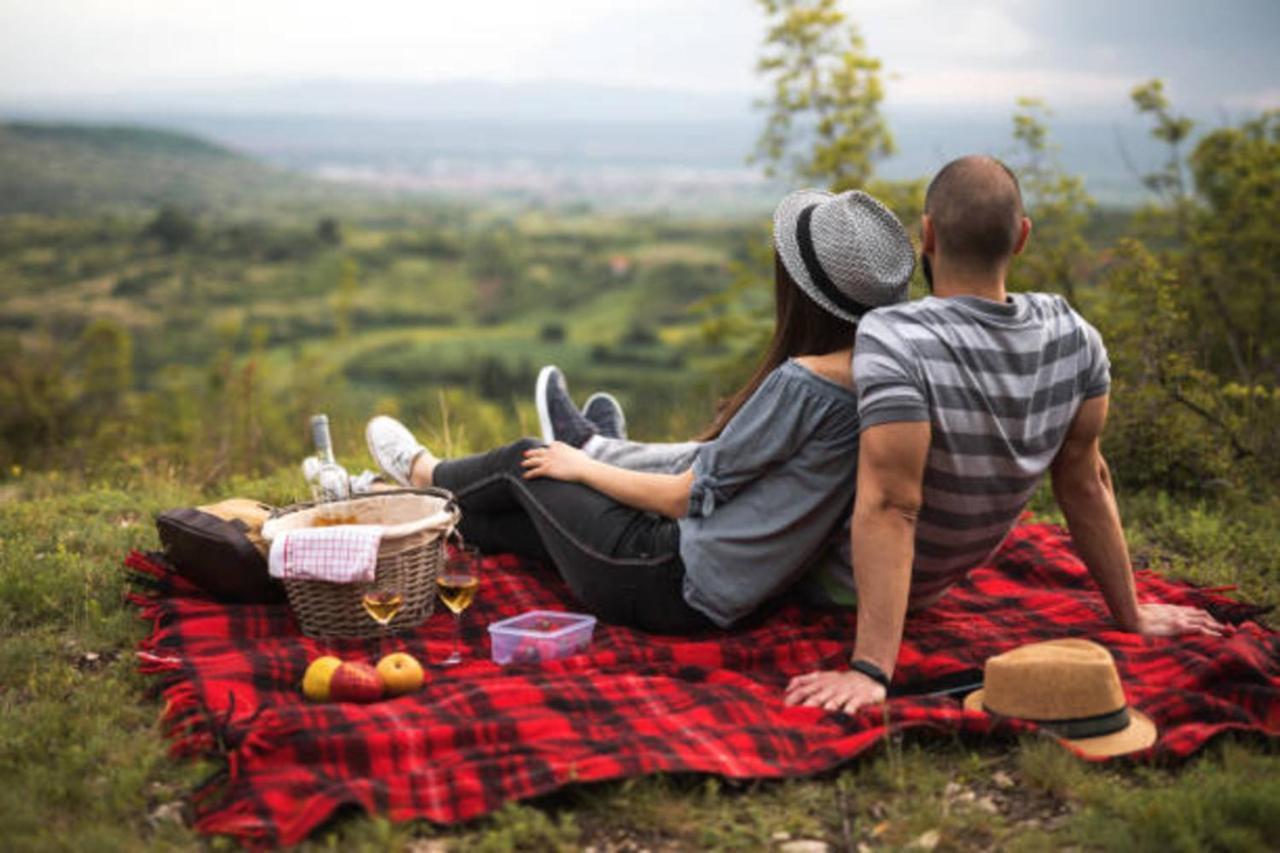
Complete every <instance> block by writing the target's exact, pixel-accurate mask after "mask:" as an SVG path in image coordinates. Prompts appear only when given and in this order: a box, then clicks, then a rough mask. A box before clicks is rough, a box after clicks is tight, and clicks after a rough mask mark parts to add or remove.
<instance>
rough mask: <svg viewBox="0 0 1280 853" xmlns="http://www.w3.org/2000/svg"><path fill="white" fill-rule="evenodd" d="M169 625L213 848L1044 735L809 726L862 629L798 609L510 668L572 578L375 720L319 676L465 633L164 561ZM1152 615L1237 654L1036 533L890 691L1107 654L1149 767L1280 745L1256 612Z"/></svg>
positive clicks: (955, 715) (914, 643) (941, 726)
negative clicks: (1189, 620) (314, 632)
mask: <svg viewBox="0 0 1280 853" xmlns="http://www.w3.org/2000/svg"><path fill="white" fill-rule="evenodd" d="M126 562H127V565H128V566H129V567H130V568H131V569H133V570H134V572H135V573H136V576H137V577H139V578H140V579H141V580H142V581H144V583H143V585H141V586H140V589H139V591H138V592H137V593H135V594H134V595H133V596H131V598H132V600H133V601H134V602H135V603H136V604H137V605H138V606H139V608H140V610H141V614H142V615H143V617H144V618H146V619H148V620H150V621H151V623H152V626H153V627H152V631H151V634H150V636H149V637H147V638H146V640H144V641H143V642H142V643H141V648H140V651H139V657H140V659H141V669H142V671H143V672H146V673H151V674H153V675H155V676H156V677H157V678H158V679H159V682H158V686H159V688H160V689H161V691H162V692H163V696H164V698H165V700H166V706H165V711H164V720H165V722H166V725H167V731H168V733H169V735H170V736H171V737H172V738H173V744H172V748H173V751H174V752H175V753H176V754H178V755H195V754H216V755H221V756H223V757H224V758H225V771H223V772H222V773H221V774H220V775H219V776H217V777H215V778H214V779H213V780H210V782H209V783H207V784H206V785H205V786H204V787H202V788H201V789H200V790H199V791H198V792H197V794H196V798H195V799H196V803H195V804H196V811H197V816H198V819H197V824H196V826H197V828H198V829H199V830H201V831H203V832H207V833H225V834H229V835H232V836H234V837H236V838H237V839H239V840H240V841H241V842H243V843H245V844H247V845H249V846H254V847H264V846H272V845H280V844H292V843H295V842H297V841H300V840H301V839H303V838H304V837H306V836H307V834H308V833H309V832H311V831H312V830H313V829H314V828H315V827H316V826H317V825H319V824H320V823H321V822H323V821H324V820H325V819H326V818H328V817H329V816H330V815H331V814H332V813H333V812H334V811H335V810H336V809H338V808H340V807H343V806H351V805H354V806H359V807H361V808H364V809H366V810H368V811H370V812H377V813H381V814H385V815H387V816H389V817H390V818H391V819H392V820H406V819H410V818H428V819H430V820H432V821H437V822H441V823H451V822H455V821H461V820H466V819H469V818H474V817H477V816H480V815H483V814H486V813H488V812H490V811H492V810H494V809H496V808H498V807H499V806H500V805H502V804H503V803H505V802H507V801H509V800H516V799H521V798H526V797H532V796H535V795H538V794H543V793H546V792H549V791H552V790H554V789H557V788H560V787H562V786H564V785H566V784H569V783H572V782H589V781H597V780H605V779H618V778H623V777H628V776H637V775H641V774H646V773H654V772H659V771H667V772H699V773H715V774H720V775H723V776H727V777H733V778H738V779H742V778H771V777H783V776H799V775H805V774H812V773H815V772H818V771H822V770H826V769H828V768H831V767H834V766H836V765H839V764H841V763H842V762H845V761H848V760H849V759H850V758H852V757H854V756H856V755H858V754H859V753H861V752H862V751H863V750H865V749H867V748H868V747H870V746H871V745H873V744H875V743H876V742H877V741H879V740H880V739H881V738H882V737H884V736H885V734H886V732H887V731H888V729H889V727H891V728H892V729H893V730H905V729H916V730H921V731H929V730H933V731H944V732H947V733H953V732H963V733H970V734H990V735H998V736H1005V737H1008V736H1011V735H1015V734H1018V733H1020V732H1024V731H1032V730H1034V726H1032V725H1031V724H1027V723H1019V722H1013V721H1008V720H994V719H992V718H990V717H988V716H987V715H985V714H983V713H979V712H967V711H964V710H962V708H961V706H960V702H959V700H958V699H956V698H951V697H944V696H923V697H921V696H917V697H904V698H897V699H893V700H891V701H890V702H889V703H888V705H887V711H886V710H885V709H884V708H877V709H866V710H864V711H862V712H859V713H858V714H856V715H853V716H849V715H846V714H842V713H829V712H825V711H821V710H818V709H812V708H790V707H787V706H785V705H783V703H782V692H783V688H784V686H785V685H786V683H787V681H788V679H790V678H791V677H792V676H794V675H796V674H799V673H802V672H807V671H810V670H812V669H817V668H822V667H839V666H842V665H843V664H844V663H845V661H846V660H847V655H848V653H849V650H850V643H851V639H852V637H853V630H854V617H853V614H852V613H848V612H835V613H833V612H818V611H814V610H811V609H809V610H806V609H805V608H803V607H801V606H800V605H799V604H797V603H784V604H782V605H780V606H779V607H777V608H775V609H772V610H771V611H770V612H769V613H768V614H767V615H766V616H765V617H763V618H761V619H759V620H757V621H756V622H755V623H753V624H752V625H750V626H748V627H746V628H744V629H742V630H740V631H735V632H733V633H708V634H705V635H701V636H695V637H687V638H670V637H657V636H652V635H648V634H644V633H641V632H638V631H633V630H630V629H627V628H620V627H615V626H610V625H604V624H601V625H599V626H597V628H596V635H595V640H594V642H593V643H592V645H591V648H590V651H589V653H587V654H583V655H579V656H576V657H572V658H568V659H565V660H563V661H558V662H552V663H544V664H524V665H516V666H508V667H499V666H497V665H495V664H493V663H492V662H490V661H489V658H488V656H489V641H488V636H487V632H486V630H485V628H486V626H487V625H488V624H489V623H490V622H494V621H497V620H498V619H501V618H505V617H507V616H511V615H514V614H517V613H520V612H523V611H525V610H531V609H535V608H543V609H553V610H554V609H570V610H572V609H574V608H575V607H576V604H575V602H574V601H573V600H572V599H571V597H570V596H569V593H568V591H567V589H566V588H565V586H564V585H563V584H562V583H561V582H560V580H559V578H558V577H557V576H556V575H555V573H554V572H552V571H550V570H549V569H546V568H543V567H539V566H536V565H529V564H522V563H521V562H520V561H518V560H516V559H515V558H513V557H510V556H499V557H493V558H490V559H487V560H486V564H485V567H484V574H483V580H482V583H483V587H482V589H481V592H480V594H479V596H478V597H477V599H476V603H475V605H474V606H473V607H472V608H471V610H469V611H468V612H467V613H466V617H465V626H466V627H465V631H464V638H465V644H466V649H467V653H468V659H467V660H466V661H465V662H464V663H463V664H462V665H461V666H458V667H454V668H452V669H447V670H446V669H439V668H435V669H430V671H429V672H428V676H427V684H426V686H425V687H424V689H423V690H422V691H420V692H418V693H415V694H411V695H408V696H404V697H401V698H398V699H395V700H389V701H383V702H380V703H377V704H372V705H346V704H319V705H317V704H310V703H308V702H306V701H304V700H303V698H302V696H301V694H300V692H299V689H298V685H299V681H300V680H301V678H302V673H303V671H304V670H305V668H306V666H307V664H308V662H309V661H310V660H312V659H314V658H315V657H317V656H319V655H322V654H336V655H338V656H340V657H342V658H344V659H363V660H369V661H376V659H377V657H378V656H379V655H380V654H381V653H383V652H390V651H393V650H406V651H408V652H410V653H411V654H413V655H415V656H416V657H418V658H419V659H420V660H422V661H425V662H431V661H437V660H440V659H441V658H442V657H444V656H445V655H446V654H447V653H448V651H449V649H450V645H451V639H452V630H453V625H452V621H451V620H452V616H451V615H450V614H449V613H448V612H447V611H444V608H437V613H436V614H435V615H433V616H432V617H431V618H430V619H428V620H427V622H426V623H425V624H424V625H423V626H421V627H420V628H419V629H418V630H417V631H415V632H413V633H411V634H408V635H406V636H403V637H400V638H396V639H394V640H389V641H385V642H384V644H383V645H382V646H381V647H380V645H379V642H378V641H376V640H368V641H359V640H350V641H337V642H320V641H316V640H312V639H307V638H306V637H303V636H302V635H301V634H300V633H299V631H298V628H297V625H296V623H295V622H294V620H293V618H292V616H291V615H290V613H289V610H288V608H287V607H286V606H283V605H276V606H267V605H263V606H247V605H239V604H224V603H220V602H218V601H214V600H212V599H211V598H209V597H207V596H205V595H204V594H202V593H201V592H200V591H199V590H197V589H196V588H195V587H193V586H191V585H190V584H189V583H187V582H186V581H185V580H184V579H182V578H181V577H180V576H178V575H176V574H174V573H173V572H172V571H171V570H169V569H168V568H167V567H166V566H165V564H164V562H163V561H162V560H161V559H160V558H158V557H156V556H147V555H143V554H140V553H133V554H131V555H130V556H129V558H128V560H127V561H126ZM1138 589H1139V594H1140V595H1141V596H1142V597H1143V598H1144V599H1148V600H1160V601H1166V602H1170V603H1181V604H1194V605H1198V606H1201V607H1205V608H1207V609H1209V610H1210V611H1211V612H1213V613H1214V615H1215V616H1217V617H1218V618H1219V619H1221V620H1223V621H1226V622H1230V623H1233V624H1236V625H1237V626H1238V630H1236V631H1235V632H1234V633H1233V634H1232V635H1231V636H1230V637H1227V638H1221V639H1215V638H1210V637H1201V636H1188V637H1182V638H1177V639H1144V638H1142V637H1138V636H1135V635H1132V634H1126V633H1123V632H1120V631H1117V630H1115V628H1114V626H1113V624H1112V623H1111V620H1110V619H1109V617H1108V616H1107V612H1106V609H1105V607H1104V605H1103V604H1102V601H1101V598H1100V596H1099V594H1098V592H1097V590H1096V588H1095V587H1094V585H1093V584H1092V582H1091V581H1090V580H1089V578H1088V576H1087V574H1086V572H1085V569H1084V567H1083V566H1082V565H1081V563H1080V561H1079V559H1078V558H1077V557H1076V555H1075V554H1074V552H1073V551H1072V550H1071V546H1070V543H1069V540H1068V539H1067V538H1066V535H1065V533H1064V532H1063V531H1061V530H1060V529H1059V528H1057V527H1053V526H1050V525H1043V524H1032V525H1024V526H1021V527H1019V528H1017V529H1016V530H1015V531H1014V532H1013V533H1012V534H1011V535H1010V537H1009V539H1008V540H1007V542H1006V543H1005V545H1004V546H1003V548H1002V549H1001V550H1000V552H999V554H998V555H997V557H996V558H995V560H994V561H993V565H991V566H990V567H987V568H983V569H979V570H977V571H974V572H973V573H972V574H971V576H970V577H969V578H968V580H966V581H965V582H964V583H962V584H960V585H959V586H957V587H956V588H955V589H953V590H952V591H951V592H950V593H949V594H948V595H947V596H946V597H945V598H944V599H943V600H942V601H941V602H939V603H938V604H937V605H935V606H934V607H933V608H931V609H930V610H929V611H927V612H925V613H921V614H919V615H913V616H912V617H911V618H910V619H908V621H907V628H906V636H905V641H904V644H903V647H902V654H901V657H900V659H899V665H898V670H897V672H896V673H895V677H894V678H895V684H899V683H911V682H918V681H920V680H922V679H935V678H937V677H939V676H946V675H947V674H949V673H955V672H958V671H962V670H966V669H970V668H972V667H980V666H981V665H982V663H983V661H984V660H985V659H986V658H987V657H988V656H990V655H993V654H997V653H999V652H1003V651H1006V650H1008V649H1010V648H1012V647H1014V646H1018V645H1021V644H1023V643H1027V642H1034V641H1038V640H1045V639H1050V638H1055V637H1068V636H1077V637H1090V638H1092V639H1094V640H1096V641H1098V642H1100V643H1102V644H1103V645H1105V646H1107V647H1108V648H1109V649H1110V650H1111V651H1112V653H1113V654H1114V655H1115V658H1116V661H1117V664H1118V665H1119V668H1120V671H1121V675H1122V678H1123V679H1124V683H1125V687H1126V690H1127V692H1128V695H1129V699H1130V701H1131V702H1132V703H1133V704H1135V705H1136V706H1137V707H1138V708H1140V709H1141V710H1143V711H1145V712H1146V713H1147V714H1148V715H1150V716H1151V717H1152V718H1153V719H1154V720H1155V721H1156V723H1157V724H1158V725H1159V727H1160V738H1159V740H1158V741H1157V742H1156V744H1155V745H1154V746H1153V747H1152V748H1151V749H1149V750H1147V751H1145V752H1144V753H1141V754H1139V755H1137V756H1136V758H1138V759H1139V760H1160V759H1169V758H1183V757H1186V756H1188V755H1190V754H1191V753H1192V752H1194V751H1195V750H1197V749H1198V748H1200V747H1201V746H1202V745H1204V744H1205V743H1206V742H1207V741H1208V740H1209V739H1210V738H1212V737H1214V736H1215V735H1218V734H1220V733H1222V732H1226V731H1245V732H1255V733H1260V734H1261V735H1263V736H1266V737H1276V736H1280V635H1277V633H1276V632H1274V631H1272V630H1269V629H1267V628H1265V627H1263V626H1261V625H1259V624H1258V623H1257V622H1256V621H1252V620H1253V619H1254V617H1256V616H1257V615H1258V614H1259V612H1261V609H1260V608H1257V607H1253V606H1250V605H1246V604H1241V603H1238V602H1234V601H1231V600H1229V599H1227V598H1224V597H1222V596H1221V595H1219V594H1217V593H1215V592H1213V591H1209V590H1202V589H1196V588H1194V587H1192V586H1189V585H1187V584H1184V583H1177V582H1172V581H1169V580H1165V579H1163V578H1161V577H1159V576H1157V575H1156V574H1154V573H1152V572H1148V571H1143V572H1139V574H1138Z"/></svg>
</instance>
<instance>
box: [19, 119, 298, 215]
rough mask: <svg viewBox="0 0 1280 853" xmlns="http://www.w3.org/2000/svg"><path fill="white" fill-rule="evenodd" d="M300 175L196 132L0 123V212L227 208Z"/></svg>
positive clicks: (288, 187) (291, 183) (286, 186)
mask: <svg viewBox="0 0 1280 853" xmlns="http://www.w3.org/2000/svg"><path fill="white" fill-rule="evenodd" d="M305 183H306V182H305V181H304V180H303V179H301V178H299V177H295V176H292V175H289V174H287V173H285V172H283V171H281V170H279V169H276V168H273V167H270V166H266V165H263V164H262V163H259V162H258V161H256V160H254V159H252V158H250V157H248V156H245V155H243V154H240V153H238V152H236V151H233V150H231V149H229V148H226V147H223V146H221V145H218V144H216V143H213V142H209V141H207V140H205V139H202V138H200V137H197V136H193V135H190V134H186V133H178V132H173V131H167V130H158V129H153V128H144V127H136V126H126V125H83V124H67V123H57V124H46V123H34V122H9V123H0V214H3V213H20V212H22V213H46V214H52V213H81V212H89V211H101V210H113V209H114V210H125V209H131V208H135V209H136V208H152V207H156V206H158V205H162V204H177V205H182V206H185V207H190V208H210V207H217V208H231V207H236V206H239V205H242V204H246V203H250V202H258V201H261V200H262V199H263V198H264V197H266V196H267V195H269V194H272V193H278V192H282V191H286V192H287V191H293V190H297V189H301V188H303V187H304V186H305Z"/></svg>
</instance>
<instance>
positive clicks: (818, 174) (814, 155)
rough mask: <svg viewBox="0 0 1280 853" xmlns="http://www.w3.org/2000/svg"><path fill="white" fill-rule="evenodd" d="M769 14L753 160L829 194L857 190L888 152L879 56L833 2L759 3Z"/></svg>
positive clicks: (778, 0)
mask: <svg viewBox="0 0 1280 853" xmlns="http://www.w3.org/2000/svg"><path fill="white" fill-rule="evenodd" d="M759 2H760V6H761V7H762V8H763V9H764V11H765V15H766V16H767V17H768V19H769V30H768V34H767V35H766V37H765V52H764V55H763V56H762V57H761V58H760V61H759V63H758V64H757V66H756V69H757V70H758V71H759V72H760V73H761V74H763V75H764V76H766V77H767V78H769V81H770V88H771V95H770V97H769V98H768V99H767V100H763V101H761V102H760V106H762V107H765V108H767V109H768V110H769V117H768V119H767V121H766V123H765V127H764V131H763V132H762V133H761V135H760V140H759V142H758V143H757V145H756V152H755V156H754V159H755V160H756V161H758V162H763V163H764V164H765V171H766V173H767V174H769V175H770V176H773V175H777V174H780V173H781V174H786V175H789V176H793V177H795V178H797V179H799V180H802V181H807V182H812V183H817V184H820V185H825V186H827V187H829V188H830V189H831V190H832V191H833V192H840V191H843V190H847V189H860V188H862V187H865V186H866V185H867V183H868V181H869V180H870V179H871V176H872V174H873V173H874V171H875V162H876V161H877V160H879V159H881V158H883V157H887V156H888V155H889V154H892V153H893V150H894V146H893V137H892V136H891V135H890V133H889V128H888V126H887V125H886V124H885V122H884V119H883V118H882V117H881V115H880V102H881V101H882V100H883V99H884V86H883V84H882V82H881V79H880V60H878V59H875V58H873V57H872V56H870V55H869V54H868V53H867V49H866V43H865V42H864V41H863V39H862V35H861V34H860V33H859V31H858V28H857V27H856V26H854V25H853V24H851V23H849V22H848V21H847V20H846V18H845V14H844V13H843V12H841V11H840V9H839V5H838V2H837V0H759Z"/></svg>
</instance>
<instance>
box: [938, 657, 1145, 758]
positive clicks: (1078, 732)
mask: <svg viewBox="0 0 1280 853" xmlns="http://www.w3.org/2000/svg"><path fill="white" fill-rule="evenodd" d="M982 681H983V686H982V689H981V690H977V691H975V692H973V693H970V694H969V695H968V696H967V697H965V700H964V707H965V708H966V709H968V710H970V711H986V712H987V713H988V714H993V715H996V716H1001V717H1011V718H1017V719H1021V720H1025V721H1027V722H1032V723H1036V724H1037V725H1038V726H1040V727H1041V728H1043V729H1045V730H1046V731H1048V732H1049V733H1051V734H1053V735H1055V736H1057V737H1058V738H1059V739H1061V740H1063V741H1066V742H1067V743H1068V744H1070V745H1071V746H1072V747H1074V748H1075V749H1077V750H1079V751H1080V752H1083V753H1085V754H1086V755H1097V756H1110V755H1123V754H1125V753H1127V752H1135V751H1137V750H1140V749H1146V748H1147V747H1149V746H1151V745H1152V744H1153V743H1155V741H1156V724H1155V723H1154V722H1152V721H1151V718H1150V717H1148V716H1147V715H1146V714H1144V713H1142V712H1141V711H1139V710H1137V709H1136V708H1132V707H1130V706H1129V704H1128V702H1127V701H1126V700H1125V696H1124V688H1123V687H1122V686H1121V684H1120V674H1119V672H1117V670H1116V662H1115V660H1114V659H1113V658H1112V657H1111V652H1109V651H1107V650H1106V649H1105V648H1103V647H1102V646H1100V645H1098V644H1097V643H1094V642H1092V641H1090V640H1081V639H1069V640H1049V641H1048V642H1044V643H1032V644H1031V645H1027V646H1021V647H1019V648H1016V649H1013V650H1011V651H1008V652H1005V653H1004V654H1000V655H996V656H995V657H992V658H988V659H987V663H986V666H985V667H984V669H983V679H982Z"/></svg>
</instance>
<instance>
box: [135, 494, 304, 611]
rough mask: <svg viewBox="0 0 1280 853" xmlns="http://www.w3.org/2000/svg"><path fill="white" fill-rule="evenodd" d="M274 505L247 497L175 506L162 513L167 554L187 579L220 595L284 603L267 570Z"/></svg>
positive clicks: (160, 520) (161, 528)
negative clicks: (267, 533) (267, 527)
mask: <svg viewBox="0 0 1280 853" xmlns="http://www.w3.org/2000/svg"><path fill="white" fill-rule="evenodd" d="M271 512H272V508H271V507H270V506H267V505H266V504H264V503H259V502H258V501H253V500H248V499H246V498H232V499H230V500H225V501H220V502H219V503H216V504H209V505H207V506H200V507H195V508H191V507H183V508H180V509H171V510H169V511H168V512H163V513H161V514H160V515H158V516H157V517H156V530H157V531H158V532H159V534H160V543H161V544H162V545H163V546H164V552H165V556H166V557H167V558H168V559H169V562H170V563H172V564H173V566H174V568H175V569H177V570H178V573H179V574H180V575H182V576H183V577H185V578H187V579H188V580H190V581H191V582H192V583H194V584H196V585H197V586H199V587H200V588H201V589H203V590H205V591H206V592H209V593H211V594H212V595H214V596H215V597H217V598H220V599H224V600H227V601H238V602H243V603H262V604H275V603H278V602H281V601H284V586H283V585H282V584H281V583H280V582H279V581H277V580H275V579H274V578H272V577H271V576H270V574H269V573H268V572H267V543H266V542H265V541H264V540H263V538H262V525H263V524H264V523H265V522H266V520H267V519H268V518H270V517H271Z"/></svg>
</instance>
